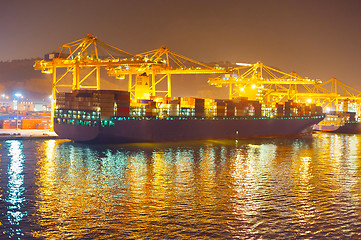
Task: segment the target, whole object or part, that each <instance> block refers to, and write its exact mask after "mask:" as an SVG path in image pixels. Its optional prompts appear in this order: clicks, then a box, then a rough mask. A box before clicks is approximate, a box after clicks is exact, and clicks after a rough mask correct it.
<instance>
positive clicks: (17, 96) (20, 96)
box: [14, 93, 23, 130]
mask: <svg viewBox="0 0 361 240" xmlns="http://www.w3.org/2000/svg"><path fill="white" fill-rule="evenodd" d="M14 96H15V99H14V110H15V111H16V130H19V109H18V105H19V99H21V98H23V95H22V94H21V93H15V94H14ZM15 103H16V109H15Z"/></svg>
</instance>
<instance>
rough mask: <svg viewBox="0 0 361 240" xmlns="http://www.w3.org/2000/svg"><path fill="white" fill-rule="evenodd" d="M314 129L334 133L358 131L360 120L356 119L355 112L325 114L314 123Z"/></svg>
mask: <svg viewBox="0 0 361 240" xmlns="http://www.w3.org/2000/svg"><path fill="white" fill-rule="evenodd" d="M313 130H314V131H322V132H334V133H360V132H361V122H360V121H358V120H357V119H356V113H355V112H336V111H332V112H330V113H329V114H326V117H325V119H323V120H322V121H321V122H319V123H318V124H316V125H314V127H313Z"/></svg>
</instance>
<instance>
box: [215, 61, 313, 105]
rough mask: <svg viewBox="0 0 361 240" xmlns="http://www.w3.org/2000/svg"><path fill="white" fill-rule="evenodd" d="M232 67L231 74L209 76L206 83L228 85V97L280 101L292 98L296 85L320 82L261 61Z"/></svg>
mask: <svg viewBox="0 0 361 240" xmlns="http://www.w3.org/2000/svg"><path fill="white" fill-rule="evenodd" d="M237 65H239V66H238V67H234V68H233V69H232V71H231V74H226V75H225V77H217V78H210V79H209V80H208V83H209V84H211V85H215V86H217V87H222V86H224V85H226V86H228V87H229V98H230V99H232V98H235V97H242V96H247V97H250V98H253V99H257V100H261V101H264V100H265V99H264V98H266V97H268V98H270V97H273V98H275V97H276V98H277V101H281V100H282V99H284V98H285V97H287V98H288V99H290V98H292V95H293V94H294V93H296V89H297V88H296V86H297V85H303V86H304V87H305V88H310V89H311V88H312V87H313V85H314V84H316V83H318V82H320V81H319V80H313V79H309V78H303V77H301V76H299V75H297V74H296V73H290V74H289V73H284V72H281V71H280V70H277V69H275V68H271V67H268V66H266V65H264V64H263V63H262V62H257V63H255V64H240V63H238V64H237Z"/></svg>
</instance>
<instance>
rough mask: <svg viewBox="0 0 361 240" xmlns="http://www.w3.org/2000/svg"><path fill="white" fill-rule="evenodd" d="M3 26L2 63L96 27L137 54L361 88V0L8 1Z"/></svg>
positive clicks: (0, 14)
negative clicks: (170, 54)
mask: <svg viewBox="0 0 361 240" xmlns="http://www.w3.org/2000/svg"><path fill="white" fill-rule="evenodd" d="M0 31H1V32H0V53H1V54H0V61H9V60H15V59H29V58H35V57H42V56H44V54H46V53H49V52H52V51H54V50H55V49H57V48H58V47H59V46H60V45H62V44H64V43H68V42H72V41H74V40H77V39H80V38H83V37H85V36H86V35H87V34H88V33H91V34H93V35H95V36H97V37H98V39H100V40H101V41H103V42H106V43H109V44H111V45H114V46H116V47H118V48H120V49H123V50H125V51H128V52H131V53H134V54H136V53H140V52H145V51H148V50H153V49H156V48H159V47H160V46H162V45H165V46H167V47H168V48H170V49H171V50H173V51H175V52H177V53H180V54H182V55H185V56H187V57H190V58H192V59H196V60H199V61H202V62H217V61H230V62H247V63H255V62H257V61H262V62H263V63H264V64H266V65H268V66H272V67H277V68H279V69H281V70H282V71H284V72H291V71H296V72H297V73H298V74H300V75H301V76H307V77H310V78H319V79H321V80H322V81H326V80H329V79H330V78H331V77H335V78H337V79H339V80H341V81H342V82H344V83H346V84H349V85H352V86H354V87H356V88H358V89H360V90H361V78H360V76H361V64H360V63H361V1H360V0H347V1H342V0H339V1H335V0H311V1H309V0H297V1H296V0H288V1H280V0H260V1H242V0H237V1H232V0H222V1H215V0H182V1H178V0H167V1H166V0H164V1H160V0H144V1H143V0H129V1H122V0H101V1H99V0H61V1H55V0H54V1H51V0H46V1H43V0H32V1H29V0H22V1H19V0H1V5H0Z"/></svg>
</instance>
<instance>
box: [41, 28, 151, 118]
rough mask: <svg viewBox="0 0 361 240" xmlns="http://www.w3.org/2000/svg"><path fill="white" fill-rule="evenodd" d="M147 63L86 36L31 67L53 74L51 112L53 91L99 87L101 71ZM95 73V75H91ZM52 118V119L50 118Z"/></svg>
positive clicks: (62, 47) (63, 46)
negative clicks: (102, 69)
mask: <svg viewBox="0 0 361 240" xmlns="http://www.w3.org/2000/svg"><path fill="white" fill-rule="evenodd" d="M147 64H149V62H148V61H145V60H144V59H141V58H140V57H139V56H135V55H134V54H131V53H128V52H126V51H124V50H121V49H119V48H116V47H114V46H111V45H109V44H107V43H104V42H102V41H100V40H98V39H97V38H96V37H94V36H92V35H87V36H86V37H85V38H82V39H80V40H77V41H73V42H70V43H67V44H64V45H62V46H60V47H59V48H58V49H57V50H56V51H55V52H54V53H51V54H48V55H46V56H45V59H43V60H38V61H35V64H34V69H35V70H41V71H42V72H43V73H47V74H52V113H54V108H55V101H56V93H58V92H59V91H64V92H66V91H71V90H79V89H96V90H99V89H100V84H101V81H100V71H101V68H105V69H106V70H107V71H108V70H109V69H112V68H115V67H124V68H126V69H127V71H128V72H134V71H136V70H137V69H139V67H141V66H142V67H143V66H144V65H147ZM94 75H95V77H94ZM52 119H53V118H52Z"/></svg>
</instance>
